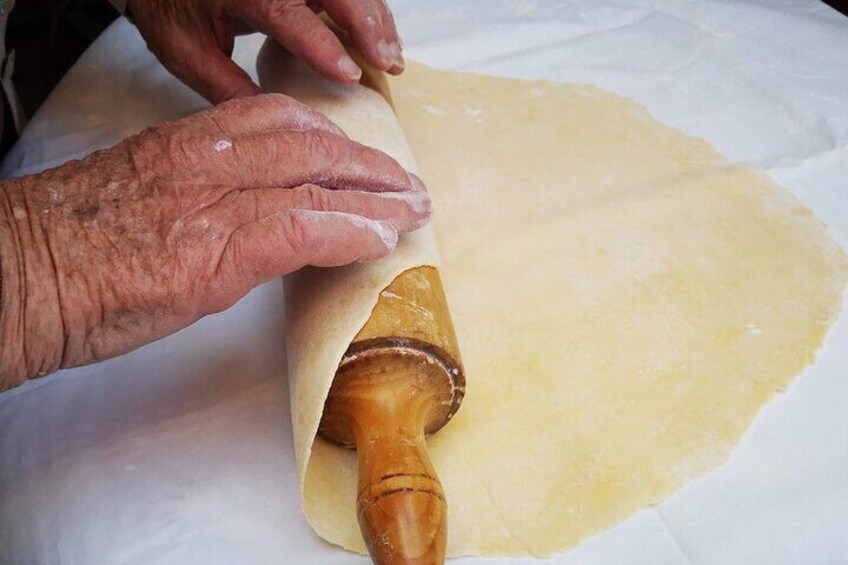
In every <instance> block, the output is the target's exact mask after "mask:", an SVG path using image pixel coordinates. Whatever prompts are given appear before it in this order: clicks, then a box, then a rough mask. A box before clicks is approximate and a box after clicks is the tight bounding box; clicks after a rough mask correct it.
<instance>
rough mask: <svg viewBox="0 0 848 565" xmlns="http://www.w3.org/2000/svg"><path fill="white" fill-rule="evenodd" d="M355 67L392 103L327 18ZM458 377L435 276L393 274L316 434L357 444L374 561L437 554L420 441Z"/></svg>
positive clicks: (437, 524) (429, 563)
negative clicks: (348, 52)
mask: <svg viewBox="0 0 848 565" xmlns="http://www.w3.org/2000/svg"><path fill="white" fill-rule="evenodd" d="M328 23H330V25H331V27H333V28H334V29H335V31H336V33H337V34H338V35H339V38H340V39H341V40H342V42H343V43H344V44H345V45H346V46H348V48H349V51H350V54H351V56H352V57H353V58H354V59H355V60H356V62H357V63H358V64H359V66H360V67H361V68H362V69H363V74H362V78H361V79H360V83H361V84H362V85H363V86H366V87H368V88H371V89H373V90H376V91H377V92H378V93H380V94H381V95H382V96H383V98H385V99H386V101H387V102H388V103H389V105H390V106H393V103H392V97H391V91H390V90H389V86H388V82H387V81H386V76H385V75H384V74H383V73H382V72H379V71H377V70H375V69H374V68H372V67H370V66H369V65H368V64H367V63H366V62H365V61H364V59H363V58H362V57H361V55H360V54H359V53H358V52H356V50H354V49H352V48H350V41H349V38H348V37H347V36H346V34H344V33H343V32H341V31H340V30H339V29H338V28H337V27H335V26H334V25H332V22H329V21H328ZM464 395H465V376H464V373H463V370H462V362H461V360H460V356H459V348H458V346H457V341H456V334H455V333H454V329H453V323H452V322H451V318H450V314H449V313H448V308H447V301H446V299H445V293H444V289H443V287H442V282H441V279H440V278H439V272H438V271H437V270H436V269H435V268H433V267H429V266H421V267H416V268H412V269H409V270H407V271H404V272H403V273H401V274H400V275H398V276H397V277H396V278H395V279H394V281H392V283H391V284H390V285H389V286H388V287H387V288H385V289H384V290H383V291H382V292H381V293H380V296H379V299H378V301H377V304H376V306H375V307H374V309H373V311H372V312H371V316H370V318H369V319H368V322H366V324H365V325H364V326H363V327H362V329H361V330H360V331H359V333H358V334H357V335H356V337H355V338H354V339H353V342H352V343H351V345H350V347H349V348H348V350H347V352H346V353H345V354H344V356H343V358H342V360H341V362H340V364H339V367H338V369H337V371H336V375H335V378H334V380H333V384H332V386H331V388H330V392H329V394H328V397H327V400H326V402H325V403H324V413H323V415H322V419H321V423H320V425H319V428H318V433H319V434H320V435H321V436H322V437H323V438H324V439H325V440H327V441H329V442H331V443H334V444H336V445H339V446H342V447H346V448H349V449H356V450H357V453H358V459H359V486H358V491H357V492H358V496H357V500H356V510H357V517H358V519H359V527H360V530H361V531H362V536H363V538H364V539H365V544H366V546H367V547H368V551H369V553H370V554H371V558H372V559H373V560H374V562H375V563H377V564H378V565H436V564H442V563H444V560H445V547H446V543H447V504H446V502H445V494H444V491H443V489H442V485H441V483H440V482H439V478H438V477H437V476H436V471H435V469H433V465H432V463H431V462H430V457H429V456H428V454H427V444H426V442H425V437H426V435H428V434H432V433H435V432H437V431H438V430H440V429H441V428H442V427H443V426H444V425H445V424H447V422H448V421H449V420H450V419H451V417H453V415H454V414H455V413H456V411H457V410H458V409H459V406H460V403H461V402H462V398H463V396H464Z"/></svg>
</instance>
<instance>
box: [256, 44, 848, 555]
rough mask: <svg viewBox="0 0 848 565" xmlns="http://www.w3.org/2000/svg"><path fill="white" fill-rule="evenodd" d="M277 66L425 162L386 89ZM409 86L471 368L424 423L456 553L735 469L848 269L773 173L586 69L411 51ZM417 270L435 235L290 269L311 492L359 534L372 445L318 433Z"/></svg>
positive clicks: (282, 83) (533, 536)
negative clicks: (483, 63) (734, 452)
mask: <svg viewBox="0 0 848 565" xmlns="http://www.w3.org/2000/svg"><path fill="white" fill-rule="evenodd" d="M270 59H274V60H276V58H273V57H272V58H270ZM274 60H272V61H270V62H269V58H268V57H265V58H264V63H263V62H262V61H260V71H261V73H262V76H263V84H265V85H266V87H270V88H272V89H275V90H283V91H286V92H289V93H291V94H293V95H295V96H297V97H299V98H301V99H302V100H303V101H305V102H306V103H307V104H311V105H313V106H315V107H316V108H318V109H319V110H320V111H322V112H325V113H326V114H327V115H328V116H329V117H330V118H331V119H333V120H335V121H336V122H337V123H339V125H340V126H341V127H342V128H343V129H345V131H346V132H347V133H348V134H349V135H350V136H351V137H352V138H354V139H358V140H362V141H363V142H365V143H369V144H372V145H376V146H378V147H379V148H381V149H383V150H384V151H387V152H389V153H390V154H392V155H393V156H395V157H396V158H398V159H399V160H400V161H401V162H402V163H404V164H405V165H406V166H407V167H410V168H414V167H415V164H414V162H413V161H412V159H411V155H410V152H409V149H408V148H407V146H406V143H405V141H404V140H403V136H402V135H400V133H399V132H400V129H398V127H397V124H396V123H395V122H394V118H393V116H392V113H391V109H390V108H389V106H388V105H387V104H386V103H385V102H384V101H383V100H382V99H380V98H379V96H377V95H376V94H375V93H373V92H371V91H368V90H367V89H364V88H363V87H357V88H354V89H344V88H340V87H335V86H332V85H330V84H329V83H327V82H325V81H323V80H321V79H318V78H317V77H314V76H312V77H311V78H310V77H307V74H308V73H307V72H306V71H305V70H303V69H302V68H301V69H300V70H299V71H297V72H294V71H292V70H291V69H290V68H288V69H286V68H284V65H283V64H282V63H276V62H274ZM297 73H300V74H297ZM283 75H285V77H284V76H283ZM304 85H305V86H304ZM391 87H392V93H393V97H394V102H395V105H396V110H397V115H398V119H399V121H400V124H401V126H402V128H403V131H404V132H405V134H406V138H407V139H408V141H409V146H410V147H411V149H412V152H411V153H412V154H414V155H415V157H416V159H417V164H418V170H419V171H420V174H421V176H422V177H423V178H424V179H425V182H426V183H427V185H428V187H429V189H430V192H431V194H432V197H433V202H434V216H433V222H432V230H433V233H434V234H435V237H436V240H437V241H438V248H439V251H440V255H441V265H440V270H441V274H442V278H443V280H444V284H445V288H446V291H447V294H448V301H449V304H450V307H451V312H452V314H453V317H454V323H455V326H456V330H457V333H458V336H459V342H460V346H461V348H462V354H463V359H464V362H465V368H466V375H467V384H468V386H467V395H466V398H465V402H464V405H463V406H462V408H461V409H460V411H459V413H458V414H457V416H456V417H455V418H454V420H453V421H452V422H451V423H450V424H449V425H448V426H447V427H446V428H444V429H443V430H442V431H441V432H440V433H439V434H437V435H436V436H434V437H432V438H431V439H430V450H431V455H432V458H433V463H434V465H435V467H436V469H437V470H438V472H439V475H440V477H441V479H442V482H443V484H444V487H445V491H446V494H447V500H448V504H449V520H450V522H449V548H448V549H449V554H450V555H454V556H455V555H465V554H482V555H490V554H514V555H527V554H533V555H550V554H552V553H555V552H558V551H562V550H564V549H567V548H569V547H572V546H574V545H576V544H577V543H579V542H580V541H581V540H582V539H584V538H586V537H587V536H589V535H591V534H593V533H595V532H598V531H600V530H603V529H605V528H608V527H610V526H612V525H613V524H615V523H616V522H618V521H620V520H622V519H624V518H625V517H627V516H628V515H630V514H632V513H634V512H636V511H637V510H639V509H641V508H643V507H644V506H646V505H649V504H652V503H656V502H659V501H661V500H662V499H664V498H665V497H667V496H669V495H670V494H671V493H672V492H673V491H674V490H675V489H676V488H678V487H680V486H681V485H682V484H684V483H685V482H686V481H689V480H691V479H692V478H694V477H697V476H698V475H700V474H702V473H704V472H706V471H708V470H710V469H713V468H715V467H716V466H718V465H720V464H722V463H723V462H724V461H725V460H726V459H727V456H728V453H729V451H730V449H731V448H732V447H733V445H734V444H735V443H736V442H737V440H738V439H739V438H740V436H741V435H742V433H743V432H744V431H745V429H746V428H747V427H748V425H749V424H750V423H751V421H752V420H753V418H754V416H755V415H756V413H757V411H758V410H759V409H760V407H762V406H763V404H764V403H765V402H767V401H768V399H769V398H770V397H771V396H772V395H773V394H774V393H775V391H777V390H778V389H780V388H782V387H785V386H786V385H787V384H788V383H789V382H790V381H791V380H792V378H793V377H794V376H795V375H797V374H798V373H799V371H800V370H801V369H802V368H803V367H804V366H805V365H807V364H809V363H811V362H813V360H814V358H815V352H816V349H817V348H818V347H819V345H820V344H821V343H822V340H823V338H824V335H825V332H826V330H827V328H828V326H829V325H830V324H831V323H832V322H833V321H834V318H835V316H836V315H837V313H838V311H839V307H840V302H841V295H842V291H843V288H844V285H845V282H846V275H847V274H848V262H847V261H846V257H845V255H844V253H843V252H842V250H841V249H840V248H839V246H838V245H837V244H836V243H835V242H833V241H832V240H831V239H830V237H829V236H828V234H827V232H826V229H825V227H824V226H823V225H822V224H821V223H820V222H818V221H817V220H816V218H815V217H814V216H813V215H812V213H811V212H810V211H809V210H807V209H806V208H805V207H804V206H802V205H801V204H800V203H799V202H797V201H796V200H795V199H793V198H792V197H791V196H790V195H789V194H788V193H787V192H786V191H784V190H782V189H781V188H780V187H778V186H777V185H775V183H774V182H772V181H771V180H770V179H769V178H768V177H767V176H766V175H765V174H763V173H762V172H760V171H758V170H756V169H754V168H752V167H749V166H743V165H736V164H732V163H729V162H727V161H726V160H725V159H723V158H722V157H721V156H720V155H719V154H718V153H716V151H715V150H714V149H712V148H711V147H710V146H709V145H708V144H707V143H706V142H704V141H702V140H700V139H696V138H693V137H689V136H687V135H685V134H683V133H682V132H680V131H677V130H675V129H672V128H669V127H667V126H664V125H662V124H661V123H659V122H657V121H656V120H655V119H653V118H652V117H651V116H650V115H649V114H648V113H647V112H646V111H645V110H644V109H643V108H642V107H640V106H639V105H638V104H636V103H634V102H632V101H630V100H627V99H625V98H622V97H619V96H616V95H613V94H611V93H608V92H605V91H603V90H600V89H598V88H595V87H591V86H577V85H562V84H552V83H548V82H527V81H521V80H512V79H499V78H492V77H484V76H477V75H472V74H461V73H451V72H443V71H436V70H433V69H429V68H425V67H423V66H420V65H410V66H409V67H408V68H407V70H406V72H405V73H404V75H403V76H402V77H401V78H400V79H397V80H394V81H393V82H392V84H391ZM418 264H432V265H436V264H438V261H437V258H436V254H435V247H434V245H433V242H432V234H430V233H429V232H428V231H426V230H425V231H423V232H420V233H417V234H415V235H414V236H412V237H409V238H407V239H406V240H405V241H404V242H403V243H402V245H401V247H400V249H399V252H398V253H397V254H395V255H394V256H392V257H390V258H389V259H387V260H385V261H381V262H379V263H377V264H371V265H357V266H354V267H351V268H347V269H340V270H332V271H327V270H311V271H307V272H305V273H303V274H301V275H299V276H298V277H297V278H295V279H293V280H291V281H289V283H288V286H287V292H290V293H291V296H289V297H288V298H289V299H290V298H291V297H292V296H295V297H297V298H298V304H291V305H290V312H289V319H290V327H289V333H290V343H289V356H290V378H291V379H292V383H293V386H292V394H293V396H292V410H293V416H294V418H293V420H294V426H295V444H296V451H297V456H298V464H299V470H300V476H301V480H302V493H303V501H304V509H305V512H306V514H307V517H308V518H309V520H310V522H311V523H312V525H313V527H314V528H315V529H316V531H317V532H318V533H319V534H320V535H321V536H322V537H324V538H325V539H327V540H328V541H330V542H332V543H336V544H339V545H342V546H344V547H346V548H349V549H353V550H357V551H363V550H364V546H363V543H362V540H361V537H360V533H359V530H358V527H357V524H356V516H355V508H354V506H355V488H356V462H355V455H354V454H353V453H351V452H347V451H344V450H341V449H338V448H336V447H332V446H329V445H327V444H325V443H323V442H322V441H321V440H319V439H316V438H315V432H316V429H317V425H318V421H319V420H320V416H321V409H322V406H323V401H324V398H325V396H326V392H327V390H328V389H329V386H330V383H331V382H332V378H333V374H334V370H335V366H336V365H337V364H338V360H339V359H340V357H341V354H342V353H343V351H344V350H345V349H346V347H347V345H348V344H349V342H350V340H351V339H352V338H353V336H354V335H355V334H356V333H357V331H358V330H359V328H360V327H361V326H362V325H363V324H364V322H365V320H367V318H368V314H369V312H370V310H371V308H373V306H374V304H375V303H376V301H377V297H378V295H379V293H380V291H381V290H382V289H383V288H385V286H387V285H388V284H389V282H390V281H391V280H392V279H393V278H394V276H395V275H397V274H398V273H400V272H402V271H403V270H405V269H406V268H409V267H411V266H415V265H418Z"/></svg>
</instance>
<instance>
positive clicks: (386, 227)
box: [0, 94, 429, 390]
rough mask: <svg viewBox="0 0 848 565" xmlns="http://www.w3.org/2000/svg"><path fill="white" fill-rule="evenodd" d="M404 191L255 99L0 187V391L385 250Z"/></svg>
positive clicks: (336, 140) (396, 170)
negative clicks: (288, 280) (267, 285)
mask: <svg viewBox="0 0 848 565" xmlns="http://www.w3.org/2000/svg"><path fill="white" fill-rule="evenodd" d="M428 216H429V199H428V197H427V195H426V193H425V192H424V188H423V186H422V185H421V182H420V180H418V179H417V177H414V176H411V175H409V174H408V173H407V172H406V170H404V169H403V168H402V167H401V166H400V165H398V164H397V163H396V162H395V161H394V160H393V159H391V158H390V157H388V156H387V155H385V154H383V153H380V152H379V151H376V150H373V149H369V148H367V147H365V146H362V145H359V144H357V143H354V142H352V141H350V140H348V139H347V138H346V137H345V136H344V134H343V133H342V132H341V131H340V130H339V129H338V128H337V127H336V126H335V125H333V124H332V123H331V122H329V121H328V120H327V119H326V118H324V117H323V116H321V115H320V114H317V113H315V112H313V111H311V110H309V109H308V108H307V107H306V106H304V105H302V104H300V103H298V102H296V101H294V100H292V99H290V98H288V97H285V96H282V95H277V94H267V95H261V96H258V97H254V98H247V99H241V100H235V101H231V102H228V103H225V104H222V105H221V106H219V107H217V108H214V109H211V110H208V111H206V112H202V113H199V114H196V115H194V116H191V117H188V118H185V119H183V120H180V121H178V122H173V123H168V124H163V125H161V126H157V127H154V128H151V129H149V130H146V131H144V132H142V133H141V134H139V135H137V136H135V137H132V138H129V139H127V140H126V141H124V142H122V143H121V144H119V145H117V146H115V147H113V148H111V149H107V150H104V151H100V152H97V153H94V154H92V155H91V156H89V157H87V158H85V159H83V160H81V161H74V162H70V163H67V164H65V165H63V166H61V167H59V168H57V169H53V170H50V171H47V172H45V173H41V174H38V175H33V176H30V177H23V178H21V179H14V180H11V181H5V182H3V183H0V273H1V274H2V296H0V300H2V305H0V308H1V309H0V390H3V389H4V388H11V387H12V386H16V385H18V384H21V383H22V382H23V381H24V380H26V379H27V378H32V377H35V376H40V375H44V374H47V373H50V372H52V371H55V370H57V369H59V368H64V367H72V366H77V365H82V364H87V363H92V362H95V361H98V360H102V359H106V358H108V357H112V356H114V355H118V354H120V353H123V352H126V351H130V350H132V349H135V348H137V347H139V346H141V345H144V344H146V343H149V342H151V341H154V340H156V339H158V338H161V337H163V336H165V335H168V334H170V333H172V332H174V331H176V330H178V329H180V328H183V327H185V326H187V325H189V324H191V323H192V322H194V321H195V320H197V319H199V318H201V317H202V316H204V315H206V314H210V313H213V312H218V311H220V310H223V309H225V308H227V307H229V306H230V305H232V304H233V303H235V302H236V301H237V300H238V299H239V298H241V297H242V296H243V295H244V294H245V293H247V292H248V291H249V290H250V289H251V288H253V287H254V286H256V285H257V284H259V283H261V282H263V281H267V280H269V279H272V278H275V277H279V276H281V275H283V274H285V273H288V272H291V271H294V270H296V269H298V268H300V267H303V266H304V265H316V266H335V265H343V264H346V263H350V262H353V261H357V260H370V259H376V258H379V257H383V256H384V255H387V254H388V253H389V252H391V250H392V249H393V248H394V246H395V244H396V242H397V237H398V232H405V231H409V230H413V229H416V228H417V227H419V226H421V225H422V224H424V223H425V222H426V221H427V219H428Z"/></svg>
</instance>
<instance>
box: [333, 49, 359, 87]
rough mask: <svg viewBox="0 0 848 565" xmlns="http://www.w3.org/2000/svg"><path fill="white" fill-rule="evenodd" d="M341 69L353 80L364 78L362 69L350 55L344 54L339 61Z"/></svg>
mask: <svg viewBox="0 0 848 565" xmlns="http://www.w3.org/2000/svg"><path fill="white" fill-rule="evenodd" d="M337 64H338V66H339V70H340V71H341V72H342V74H343V75H344V76H346V77H347V78H348V79H350V80H352V81H358V80H359V79H360V78H362V69H360V68H359V65H357V64H356V61H354V60H353V59H351V58H350V55H347V54H345V55H342V56H341V57H339V61H338V63H337Z"/></svg>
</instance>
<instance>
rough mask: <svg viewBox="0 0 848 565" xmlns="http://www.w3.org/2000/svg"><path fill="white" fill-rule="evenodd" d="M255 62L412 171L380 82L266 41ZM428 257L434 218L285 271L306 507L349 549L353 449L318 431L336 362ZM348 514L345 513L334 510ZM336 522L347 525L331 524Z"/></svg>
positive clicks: (270, 87) (283, 88)
mask: <svg viewBox="0 0 848 565" xmlns="http://www.w3.org/2000/svg"><path fill="white" fill-rule="evenodd" d="M257 66H258V70H259V76H260V80H261V83H262V87H263V88H264V89H265V90H266V91H269V92H282V93H284V94H287V95H289V96H292V97H293V98H295V99H297V100H299V101H301V102H303V103H305V104H307V105H308V106H310V107H311V108H313V109H314V110H317V111H318V112H320V113H322V114H324V115H325V116H327V117H328V118H329V119H330V120H332V121H333V122H335V123H336V125H338V126H339V127H340V128H341V129H342V130H343V131H344V132H345V133H346V134H347V135H348V136H349V137H350V138H351V139H353V140H355V141H358V142H360V143H363V144H365V145H368V146H371V147H374V148H377V149H379V150H381V151H383V152H385V153H387V154H388V155H390V156H392V157H393V158H394V159H395V160H397V161H398V162H399V163H400V164H401V165H402V166H403V167H404V168H406V169H407V170H409V171H412V172H416V165H415V161H414V159H413V157H412V154H411V151H410V149H409V146H408V144H407V142H406V139H405V137H404V134H403V131H402V130H401V127H400V125H399V124H398V122H397V119H396V117H395V114H394V111H393V110H392V108H391V106H390V104H389V103H388V102H387V100H386V99H385V98H384V95H383V94H380V93H379V92H377V90H375V89H373V88H369V87H368V86H363V85H362V84H357V85H355V86H352V87H344V86H340V85H337V84H334V83H332V82H331V81H329V80H327V79H324V78H322V77H320V76H318V75H317V74H315V73H314V72H313V71H311V70H310V69H308V68H307V67H306V66H305V65H304V64H303V63H302V62H300V61H298V60H296V59H294V58H293V57H292V56H291V55H289V54H288V53H286V52H285V51H283V50H282V49H281V48H280V47H279V46H277V45H276V44H274V43H273V42H270V41H269V42H267V43H266V44H265V46H264V47H263V49H262V52H261V54H260V56H259V60H258V63H257ZM363 82H366V81H365V80H363ZM422 266H428V267H437V266H438V254H437V251H436V242H435V237H434V235H433V232H432V229H431V228H430V226H429V225H428V226H425V227H424V228H422V229H419V230H417V231H415V232H413V233H410V234H406V235H404V236H403V237H401V239H400V241H399V243H398V246H397V248H396V250H395V251H394V253H392V255H391V256H389V257H387V258H385V259H383V260H380V261H377V262H370V263H361V264H354V265H349V266H346V267H342V268H336V269H315V268H306V269H303V270H301V271H300V272H298V273H296V274H294V275H291V276H289V277H288V278H287V279H286V284H285V292H286V309H287V311H286V318H287V322H288V368H289V378H290V392H291V406H292V426H293V432H294V446H295V455H296V458H297V468H298V478H299V480H300V487H301V497H302V500H303V508H304V512H305V513H306V516H307V518H308V519H309V521H310V523H311V524H312V526H313V527H314V528H315V530H316V531H317V532H318V534H319V535H321V536H322V537H324V538H325V539H328V540H331V541H334V542H338V541H339V540H341V542H340V543H341V544H342V545H343V546H344V547H345V548H347V549H353V550H356V551H359V552H364V551H365V546H364V544H363V540H362V536H361V534H360V533H359V529H358V527H357V525H356V524H357V519H356V495H357V493H356V483H357V461H356V456H355V454H354V453H353V452H352V451H348V450H344V449H342V448H339V447H335V446H330V445H329V444H328V443H327V442H325V441H324V440H322V439H320V438H317V437H316V436H317V433H318V428H319V423H320V421H321V417H322V412H323V409H324V404H325V401H326V399H327V395H328V392H329V390H330V388H331V385H332V383H333V378H334V376H335V374H336V370H337V368H338V366H339V362H340V360H341V359H342V357H343V356H344V354H345V352H346V350H347V349H348V346H349V345H350V344H351V343H352V342H353V340H354V338H355V337H356V335H357V333H358V332H359V331H360V329H362V328H363V326H364V325H365V324H366V322H367V321H368V319H369V316H370V315H371V312H372V310H373V309H374V307H375V305H376V304H377V302H378V299H379V297H380V293H381V292H382V291H383V290H384V289H386V288H387V287H389V286H390V285H391V283H392V281H394V280H395V279H396V278H397V277H398V276H399V275H401V274H402V273H404V272H406V271H408V270H409V269H413V268H415V267H422ZM327 493H333V494H331V495H330V496H327ZM345 515H347V516H349V519H344V520H339V519H338V517H339V516H345ZM339 523H341V524H343V525H344V526H343V529H344V531H328V530H327V528H328V527H330V525H331V524H339Z"/></svg>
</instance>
